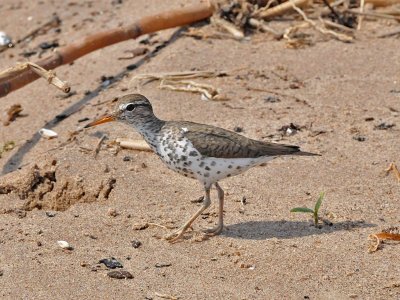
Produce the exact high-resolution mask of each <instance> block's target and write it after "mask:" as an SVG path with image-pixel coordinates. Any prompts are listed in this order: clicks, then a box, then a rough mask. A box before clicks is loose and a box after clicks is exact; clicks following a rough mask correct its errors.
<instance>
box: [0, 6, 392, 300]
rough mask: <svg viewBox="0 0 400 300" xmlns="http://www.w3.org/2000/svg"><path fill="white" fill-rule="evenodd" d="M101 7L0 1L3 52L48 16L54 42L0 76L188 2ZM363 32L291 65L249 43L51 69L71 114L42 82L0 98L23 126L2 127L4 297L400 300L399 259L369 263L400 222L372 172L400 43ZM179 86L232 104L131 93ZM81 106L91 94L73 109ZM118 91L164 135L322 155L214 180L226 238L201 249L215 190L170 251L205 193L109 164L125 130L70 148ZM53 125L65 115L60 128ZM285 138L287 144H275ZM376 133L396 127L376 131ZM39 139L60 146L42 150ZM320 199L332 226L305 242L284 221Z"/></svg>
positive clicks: (289, 57)
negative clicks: (232, 136) (187, 134)
mask: <svg viewBox="0 0 400 300" xmlns="http://www.w3.org/2000/svg"><path fill="white" fill-rule="evenodd" d="M111 2H112V1H101V2H99V3H95V2H66V3H64V2H63V1H41V2H37V3H33V2H32V3H24V2H21V4H18V3H15V1H11V0H5V1H2V3H1V4H0V10H1V11H2V13H1V15H2V17H1V18H0V30H3V31H5V32H7V33H8V34H10V35H11V36H12V37H14V38H15V39H17V38H19V37H21V36H23V35H25V34H26V33H27V32H28V31H30V30H31V29H32V28H35V27H37V26H39V25H40V24H43V23H44V22H46V21H47V20H49V19H50V18H51V15H52V13H53V12H57V14H58V15H59V17H60V18H61V20H62V24H61V26H60V29H61V32H56V31H55V30H54V29H53V30H50V31H48V32H47V33H46V34H44V35H40V36H38V37H36V38H35V39H33V40H32V41H31V42H29V43H28V44H27V45H26V46H24V47H22V46H17V47H15V48H13V49H9V50H7V51H5V52H3V53H1V55H0V66H1V68H2V69H4V68H5V67H9V66H12V65H14V64H15V63H16V62H17V61H23V60H24V59H25V58H23V57H22V56H20V55H19V54H20V53H22V52H23V51H28V50H32V49H36V50H37V47H38V45H39V44H40V43H42V42H45V41H47V42H52V41H54V40H58V42H59V44H60V45H61V46H62V45H66V44H68V43H70V42H72V41H74V40H76V39H78V38H79V37H82V36H84V35H86V34H90V33H93V32H95V31H98V30H101V29H105V28H112V27H115V26H118V25H119V24H127V23H130V22H132V21H133V20H135V19H137V18H140V17H141V16H144V15H150V14H153V13H156V12H159V11H162V10H166V9H168V8H170V7H180V5H183V4H184V3H185V2H186V1H168V2H167V1H161V0H157V1H150V2H149V1H135V2H134V3H133V2H132V3H131V2H128V1H123V2H122V4H112V3H111ZM115 2H117V1H115ZM192 2H194V1H192ZM364 25H365V27H364V29H363V30H362V31H361V32H360V34H359V36H358V39H357V41H356V42H354V43H351V44H345V43H342V42H339V41H336V40H333V39H327V38H325V37H323V36H318V35H316V38H315V43H314V44H313V45H312V46H307V47H305V48H301V49H289V48H287V47H285V41H283V40H282V41H276V40H273V39H272V38H271V37H270V36H269V35H268V34H262V33H255V34H253V35H251V37H250V39H248V40H245V41H241V42H239V41H235V40H233V39H204V40H197V39H193V38H191V37H187V36H184V35H182V34H181V35H179V34H177V33H176V29H173V30H166V31H162V32H159V33H157V34H155V35H154V36H152V37H150V39H148V41H150V44H149V43H147V44H143V43H140V41H143V40H145V39H146V38H148V37H146V36H144V37H141V38H139V39H138V40H133V41H128V42H124V43H121V44H117V45H114V46H111V47H108V48H105V49H101V50H98V51H96V52H93V53H91V54H89V55H87V56H85V57H83V58H80V59H78V60H77V61H75V62H74V63H73V64H71V65H68V66H63V67H60V68H58V69H57V75H58V76H59V77H60V78H62V79H64V80H67V81H69V82H70V83H71V86H72V90H73V91H74V92H76V93H75V94H73V95H71V96H70V97H68V98H65V97H63V94H62V93H61V92H60V91H58V90H56V89H55V88H53V87H51V86H48V85H47V83H46V82H45V81H43V80H38V81H36V82H34V83H32V84H30V85H28V86H26V87H24V88H22V89H20V90H18V91H16V92H13V93H10V94H9V95H8V96H7V97H5V98H2V99H1V103H2V105H1V107H2V110H3V111H4V110H5V109H6V108H8V107H10V106H11V105H13V104H20V105H21V106H22V108H23V111H22V114H23V116H22V117H18V118H17V119H16V120H15V121H13V122H11V123H10V125H9V126H3V125H0V145H3V144H4V143H6V142H8V141H14V142H15V144H16V147H15V148H14V149H13V150H11V151H8V152H4V153H3V154H2V157H1V158H0V167H1V168H2V172H3V175H2V177H0V212H1V214H0V274H1V275H0V286H1V289H0V296H1V298H2V299H51V298H54V299H78V298H79V299H93V298H96V299H161V298H160V297H159V295H166V296H173V297H176V298H179V299H349V298H350V299H398V298H399V297H400V288H399V286H400V268H399V266H398V253H399V247H400V245H398V244H396V243H385V244H384V245H383V247H382V248H381V249H379V250H378V251H376V252H374V253H368V244H369V242H368V236H369V235H370V234H372V233H375V232H379V231H380V230H381V229H382V228H386V227H389V226H395V225H397V224H398V223H399V222H400V217H399V216H400V204H399V198H400V188H399V184H398V182H397V181H396V179H395V178H394V177H393V176H392V175H390V176H386V174H385V171H384V170H385V169H386V168H387V167H388V165H389V163H390V162H392V161H394V162H397V163H400V162H399V111H400V104H399V103H400V102H399V100H400V82H399V80H400V78H399V69H400V52H399V51H398V49H399V48H400V41H399V39H396V38H395V37H392V38H386V39H378V38H376V37H374V34H373V33H374V32H380V31H384V30H390V29H391V27H390V26H389V25H390V24H386V23H380V22H365V23H364ZM173 34H175V35H176V36H177V38H175V39H174V40H173V41H171V42H170V43H169V44H168V45H167V46H166V47H164V48H163V49H160V50H159V51H158V52H157V53H156V54H155V55H154V56H153V57H152V58H151V59H147V60H145V61H141V58H142V57H137V58H133V59H129V60H121V59H118V58H119V57H124V56H127V53H125V51H127V50H133V49H136V48H138V47H143V46H145V47H148V48H149V50H153V49H154V48H155V47H157V46H158V45H160V44H161V43H163V42H165V41H167V40H168V39H170V37H171V36H172V35H173ZM46 53H49V52H46ZM46 53H44V54H43V55H44V56H45V55H46ZM38 54H39V53H37V54H36V55H34V56H32V57H30V58H29V59H30V60H32V61H34V60H36V59H37V56H38ZM138 61H139V62H140V63H139V64H138V67H137V68H136V69H135V70H131V71H129V72H127V71H126V67H127V66H128V65H131V64H133V63H136V62H138ZM188 70H210V71H216V72H220V71H225V72H227V76H224V77H217V78H209V79H197V80H198V81H199V82H203V83H208V84H211V85H213V86H215V87H217V88H219V89H220V90H221V93H224V94H225V95H226V97H227V98H229V100H228V101H204V100H201V98H200V96H199V95H198V94H191V93H184V92H175V91H167V90H161V89H159V87H158V85H159V83H158V82H156V81H153V82H150V83H148V84H145V85H139V84H138V83H137V82H136V81H134V80H132V78H133V77H134V76H135V75H137V74H143V73H154V72H175V71H188ZM121 72H125V73H126V74H125V75H124V76H123V77H122V78H120V79H118V80H116V81H115V82H113V83H112V84H111V85H106V84H104V83H102V81H101V76H117V75H118V74H120V73H121ZM87 91H91V92H92V93H90V94H89V93H87V95H86V96H85V92H87ZM129 92H140V93H142V94H144V95H146V97H148V98H149V99H150V100H151V101H152V103H153V106H154V111H155V113H156V114H157V115H158V116H159V117H160V118H162V119H166V120H172V119H173V120H190V121H194V122H202V123H207V124H212V125H216V126H220V127H223V128H226V129H229V130H234V129H235V128H236V130H238V129H237V127H240V128H241V129H242V130H243V131H242V134H244V135H246V136H248V137H251V138H255V139H260V140H266V141H271V140H272V141H277V142H280V143H286V144H294V145H299V146H301V148H302V149H303V150H305V151H310V152H316V153H319V154H321V155H322V156H320V157H293V158H291V157H287V158H278V159H275V160H273V161H272V162H269V163H268V164H267V165H266V166H264V167H257V168H253V169H251V170H249V171H248V172H246V173H244V174H242V175H239V176H236V177H233V178H229V179H226V180H224V181H222V182H221V186H222V187H223V188H224V190H225V192H226V206H225V229H224V231H223V233H222V234H221V235H219V236H217V237H212V238H210V239H207V240H203V241H202V235H201V233H200V229H201V228H205V227H210V226H212V225H214V224H216V221H217V215H216V212H217V203H216V202H217V201H215V200H216V191H215V190H213V191H212V196H213V204H212V206H211V207H210V209H209V210H208V211H207V214H204V215H202V216H201V218H199V219H198V220H197V221H196V222H195V224H194V230H193V231H192V232H188V234H187V235H185V239H184V240H183V241H182V242H178V243H175V244H170V243H168V242H166V241H165V240H163V239H160V238H159V237H161V236H163V235H165V234H167V233H169V232H170V230H171V229H168V228H170V227H176V226H179V225H180V224H181V223H182V222H183V221H184V220H185V219H187V218H188V217H189V216H190V215H191V214H192V213H193V212H195V211H196V210H197V208H198V207H199V205H200V204H199V203H196V201H194V200H196V199H198V198H199V197H200V196H202V195H203V190H202V187H201V185H200V184H199V183H198V182H196V181H194V180H191V179H187V178H184V177H183V176H181V175H179V174H176V173H173V172H172V171H170V170H168V169H167V168H166V167H165V166H164V165H163V164H162V162H161V161H160V160H159V159H158V157H157V156H156V155H154V154H153V153H150V152H142V151H133V150H126V149H118V147H117V146H115V144H113V141H115V139H117V138H132V139H138V138H140V136H139V135H138V134H137V133H135V132H134V131H133V130H132V129H130V128H128V127H126V126H124V125H121V124H117V123H110V124H106V125H103V126H98V127H95V128H92V129H87V130H83V131H79V132H78V133H77V134H76V135H74V136H73V137H72V138H71V133H72V132H74V131H76V130H77V129H79V128H82V127H83V126H84V125H85V124H87V122H88V121H89V120H93V119H94V118H96V117H99V116H101V115H102V114H104V113H106V112H109V111H110V110H111V109H112V106H110V105H108V104H107V103H106V101H107V100H111V99H113V97H115V96H117V95H122V94H126V93H129ZM271 99H272V100H271ZM72 111H73V112H74V113H72V114H71V115H69V114H70V112H72ZM62 114H64V115H67V117H66V118H63V117H58V118H57V116H59V115H62ZM82 120H86V121H82ZM290 123H293V124H295V125H296V126H298V128H300V130H298V131H296V132H295V134H292V135H286V134H284V133H285V132H283V133H282V131H279V129H280V128H282V127H283V126H288V125H289V124H290ZM382 123H385V124H386V125H388V124H389V125H393V124H394V125H395V126H393V127H391V128H387V129H382V128H381V129H379V128H380V127H385V126H380V127H379V125H381V124H382ZM43 127H45V128H49V129H52V130H54V131H56V132H57V133H58V135H59V136H58V138H56V139H51V140H48V139H44V138H42V137H40V136H39V135H38V134H37V132H38V130H39V129H41V128H43ZM389 127H390V126H389ZM103 135H106V139H105V141H104V143H103V144H102V146H101V148H100V151H99V153H98V154H97V155H96V156H95V155H94V149H95V148H96V145H97V144H98V142H99V139H100V138H101V137H102V136H103ZM322 191H323V192H325V195H326V196H325V199H324V202H323V203H322V206H321V210H320V215H321V217H323V218H325V219H327V220H329V221H330V222H332V225H331V226H329V225H327V224H322V223H321V226H320V228H316V227H314V226H313V224H312V220H311V216H310V215H306V214H294V213H290V210H291V209H292V208H293V207H297V206H307V207H312V206H313V205H314V203H315V201H316V199H317V198H318V195H319V193H320V192H322ZM243 198H245V199H246V204H245V205H244V204H243V203H242V202H243V201H242V200H243ZM157 224H160V225H163V226H166V227H168V228H162V227H160V226H157ZM57 241H67V242H68V243H69V244H70V246H71V247H73V250H66V249H62V248H61V247H60V246H59V245H58V244H57ZM132 241H136V242H135V243H133V244H134V245H136V246H138V243H137V241H140V242H141V245H140V246H138V247H137V248H135V247H133V245H132ZM111 257H114V258H116V259H117V260H118V261H119V262H120V263H121V264H122V265H123V270H125V271H128V272H130V273H131V274H132V275H133V278H132V279H124V280H118V279H115V278H110V277H109V276H107V273H108V272H109V271H110V270H107V268H106V267H105V266H104V265H103V264H99V263H98V262H99V261H100V260H102V259H106V258H111ZM157 295H158V296H157ZM171 299H173V298H171Z"/></svg>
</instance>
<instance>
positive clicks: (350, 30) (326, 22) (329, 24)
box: [318, 17, 355, 34]
mask: <svg viewBox="0 0 400 300" xmlns="http://www.w3.org/2000/svg"><path fill="white" fill-rule="evenodd" d="M318 20H319V21H320V22H321V23H323V24H324V25H325V26H326V27H331V28H335V29H338V30H341V31H345V32H347V33H350V34H353V33H354V31H355V30H354V29H353V28H350V27H347V26H344V25H341V24H339V23H335V22H332V21H329V20H324V19H322V18H321V17H319V18H318Z"/></svg>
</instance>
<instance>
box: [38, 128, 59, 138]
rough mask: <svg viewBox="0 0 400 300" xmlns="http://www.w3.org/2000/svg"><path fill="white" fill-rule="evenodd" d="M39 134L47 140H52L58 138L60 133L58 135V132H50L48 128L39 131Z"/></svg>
mask: <svg viewBox="0 0 400 300" xmlns="http://www.w3.org/2000/svg"><path fill="white" fill-rule="evenodd" d="M39 134H40V135H41V136H42V137H45V138H47V139H52V138H56V137H58V133H57V132H55V131H53V130H50V129H46V128H42V129H40V130H39Z"/></svg>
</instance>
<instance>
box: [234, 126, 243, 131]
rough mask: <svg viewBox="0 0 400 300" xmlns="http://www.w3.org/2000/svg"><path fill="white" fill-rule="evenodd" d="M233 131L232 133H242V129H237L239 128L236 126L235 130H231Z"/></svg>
mask: <svg viewBox="0 0 400 300" xmlns="http://www.w3.org/2000/svg"><path fill="white" fill-rule="evenodd" d="M233 131H234V132H242V131H243V128H242V127H239V126H236V127H235V128H233Z"/></svg>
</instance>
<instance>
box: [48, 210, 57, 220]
mask: <svg viewBox="0 0 400 300" xmlns="http://www.w3.org/2000/svg"><path fill="white" fill-rule="evenodd" d="M46 216H48V217H49V218H53V217H55V216H56V213H55V212H53V211H46Z"/></svg>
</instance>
